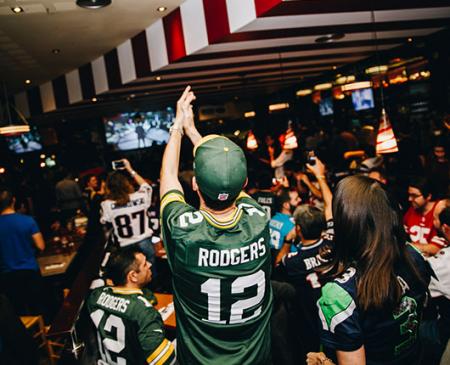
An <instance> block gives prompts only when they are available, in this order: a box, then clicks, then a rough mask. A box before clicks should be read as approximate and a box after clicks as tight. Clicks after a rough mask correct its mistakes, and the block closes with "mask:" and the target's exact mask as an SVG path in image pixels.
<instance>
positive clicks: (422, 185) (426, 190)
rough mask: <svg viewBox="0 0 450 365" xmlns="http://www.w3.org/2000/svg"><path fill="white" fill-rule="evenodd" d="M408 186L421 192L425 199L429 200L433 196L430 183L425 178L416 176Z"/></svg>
mask: <svg viewBox="0 0 450 365" xmlns="http://www.w3.org/2000/svg"><path fill="white" fill-rule="evenodd" d="M408 185H409V186H411V187H413V188H416V189H418V190H420V192H421V193H422V195H423V197H424V198H427V197H428V196H429V195H430V194H431V186H430V182H429V181H428V179H427V178H425V177H422V176H414V177H412V178H411V179H410V181H409V184H408Z"/></svg>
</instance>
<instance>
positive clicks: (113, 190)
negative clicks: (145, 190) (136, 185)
mask: <svg viewBox="0 0 450 365" xmlns="http://www.w3.org/2000/svg"><path fill="white" fill-rule="evenodd" d="M106 188H107V189H108V195H107V197H106V198H107V199H111V200H114V201H115V202H116V203H117V205H126V204H127V203H128V202H129V201H130V194H131V193H133V192H134V189H133V186H132V185H131V184H130V181H129V180H128V178H127V177H126V176H124V175H123V174H122V173H121V172H119V171H114V172H111V173H110V174H109V175H108V177H107V178H106Z"/></svg>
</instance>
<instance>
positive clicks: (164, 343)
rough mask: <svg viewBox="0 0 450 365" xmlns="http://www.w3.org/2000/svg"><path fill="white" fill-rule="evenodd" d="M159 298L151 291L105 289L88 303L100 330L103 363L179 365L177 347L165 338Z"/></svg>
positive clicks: (99, 362)
mask: <svg viewBox="0 0 450 365" xmlns="http://www.w3.org/2000/svg"><path fill="white" fill-rule="evenodd" d="M154 304H156V298H155V297H154V296H153V294H152V293H151V292H150V291H147V290H139V289H132V290H131V289H125V288H120V289H119V288H114V287H102V288H97V289H95V290H94V291H93V292H92V293H91V295H90V296H89V298H88V300H87V308H88V311H89V314H90V316H91V319H92V321H93V322H94V325H95V327H96V328H97V341H98V347H99V353H100V357H101V359H100V360H99V361H98V364H101V365H103V364H108V365H141V364H151V365H169V364H173V363H175V351H174V347H173V345H172V344H171V343H170V341H168V340H167V339H166V338H165V336H164V325H163V322H162V319H161V315H160V314H159V312H158V311H157V310H156V309H155V308H153V305H154Z"/></svg>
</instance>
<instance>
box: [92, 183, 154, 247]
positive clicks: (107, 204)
mask: <svg viewBox="0 0 450 365" xmlns="http://www.w3.org/2000/svg"><path fill="white" fill-rule="evenodd" d="M151 201H152V188H151V186H150V185H149V184H147V183H144V184H142V185H141V186H140V187H139V190H138V191H136V192H135V193H133V194H130V201H129V202H128V203H127V204H126V205H117V204H116V202H115V201H113V200H109V199H108V200H105V201H103V202H102V203H101V212H102V214H101V218H100V222H101V223H102V224H105V223H111V224H112V226H113V230H114V235H115V236H116V237H117V239H118V241H119V244H120V246H121V247H123V246H128V245H130V244H132V243H136V242H139V241H142V240H143V239H145V238H148V237H150V236H151V235H152V229H151V226H152V223H151V221H150V218H149V217H148V215H147V210H148V208H149V207H150V205H151Z"/></svg>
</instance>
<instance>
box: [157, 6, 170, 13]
mask: <svg viewBox="0 0 450 365" xmlns="http://www.w3.org/2000/svg"><path fill="white" fill-rule="evenodd" d="M156 10H157V11H159V12H160V13H162V12H163V11H166V10H167V8H166V7H165V6H160V7H159V8H157V9H156Z"/></svg>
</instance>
